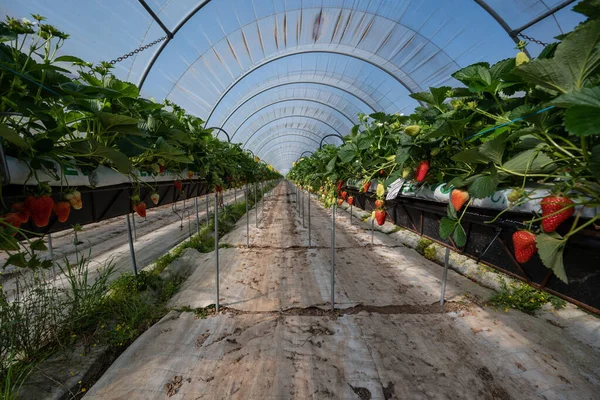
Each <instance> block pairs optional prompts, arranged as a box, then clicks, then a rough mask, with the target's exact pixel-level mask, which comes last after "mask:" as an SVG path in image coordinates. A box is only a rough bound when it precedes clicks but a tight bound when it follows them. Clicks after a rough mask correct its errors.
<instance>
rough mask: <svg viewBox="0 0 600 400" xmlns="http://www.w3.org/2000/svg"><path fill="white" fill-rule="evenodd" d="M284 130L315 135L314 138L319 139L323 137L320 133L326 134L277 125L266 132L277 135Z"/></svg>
mask: <svg viewBox="0 0 600 400" xmlns="http://www.w3.org/2000/svg"><path fill="white" fill-rule="evenodd" d="M280 127H282V128H280ZM283 129H289V130H294V131H301V132H306V133H310V134H311V135H314V136H316V137H318V138H321V137H322V135H320V133H325V132H320V131H319V132H314V131H311V130H310V129H305V128H288V127H285V126H282V125H277V126H275V127H273V128H269V130H267V131H265V132H275V133H277V132H278V131H280V130H283ZM259 130H260V129H259ZM257 132H258V131H257ZM260 137H262V136H260Z"/></svg>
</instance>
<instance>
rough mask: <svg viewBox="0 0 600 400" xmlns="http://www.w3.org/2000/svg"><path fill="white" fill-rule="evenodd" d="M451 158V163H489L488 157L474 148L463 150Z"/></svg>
mask: <svg viewBox="0 0 600 400" xmlns="http://www.w3.org/2000/svg"><path fill="white" fill-rule="evenodd" d="M451 158H452V160H453V161H458V162H465V163H467V164H487V163H488V162H490V160H489V159H488V157H486V156H484V155H483V154H481V153H480V152H479V149H478V148H475V147H473V148H470V149H467V150H463V151H461V152H460V153H458V154H455V155H453V156H452V157H451Z"/></svg>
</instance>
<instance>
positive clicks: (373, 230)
mask: <svg viewBox="0 0 600 400" xmlns="http://www.w3.org/2000/svg"><path fill="white" fill-rule="evenodd" d="M374 234H375V218H373V215H371V246H373V235H374Z"/></svg>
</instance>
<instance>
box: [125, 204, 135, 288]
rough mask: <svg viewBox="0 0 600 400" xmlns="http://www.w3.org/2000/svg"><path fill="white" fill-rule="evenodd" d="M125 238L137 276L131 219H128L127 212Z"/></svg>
mask: <svg viewBox="0 0 600 400" xmlns="http://www.w3.org/2000/svg"><path fill="white" fill-rule="evenodd" d="M127 238H128V240H129V254H130V255H131V265H132V266H133V273H134V274H135V275H136V276H137V264H136V262H135V250H134V248H133V237H132V236H131V221H130V220H129V213H127Z"/></svg>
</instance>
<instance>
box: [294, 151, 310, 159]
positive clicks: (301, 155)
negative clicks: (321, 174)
mask: <svg viewBox="0 0 600 400" xmlns="http://www.w3.org/2000/svg"><path fill="white" fill-rule="evenodd" d="M304 153H310V154H313V153H314V151H310V150H306V151H305V152H304ZM304 153H302V154H300V157H299V158H298V159H297V160H296V161H298V160H299V159H300V158H302V157H303V156H304Z"/></svg>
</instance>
